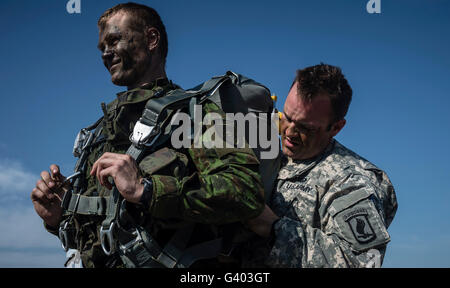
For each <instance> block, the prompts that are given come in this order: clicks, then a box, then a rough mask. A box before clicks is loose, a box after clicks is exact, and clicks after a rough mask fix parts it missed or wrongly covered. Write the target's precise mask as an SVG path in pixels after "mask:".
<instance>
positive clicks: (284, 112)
mask: <svg viewBox="0 0 450 288" xmlns="http://www.w3.org/2000/svg"><path fill="white" fill-rule="evenodd" d="M283 114H284V116H285V117H286V120H288V121H289V122H294V123H295V125H296V126H299V127H301V128H303V129H305V128H306V130H311V131H313V130H317V129H319V128H318V127H315V126H312V125H310V124H308V123H304V122H302V121H293V120H292V119H291V117H289V115H288V114H287V113H286V111H283Z"/></svg>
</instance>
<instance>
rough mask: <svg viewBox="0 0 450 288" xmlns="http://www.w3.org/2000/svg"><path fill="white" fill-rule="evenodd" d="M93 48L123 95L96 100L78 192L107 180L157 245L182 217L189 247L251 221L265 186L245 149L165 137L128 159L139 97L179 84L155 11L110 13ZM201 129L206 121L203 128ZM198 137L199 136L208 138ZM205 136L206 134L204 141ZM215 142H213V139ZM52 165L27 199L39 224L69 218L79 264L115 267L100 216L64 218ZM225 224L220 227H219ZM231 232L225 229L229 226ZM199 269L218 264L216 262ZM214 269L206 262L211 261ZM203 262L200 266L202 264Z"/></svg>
mask: <svg viewBox="0 0 450 288" xmlns="http://www.w3.org/2000/svg"><path fill="white" fill-rule="evenodd" d="M99 31H100V38H99V45H98V48H99V49H100V51H101V53H102V59H103V61H104V64H105V66H106V68H107V69H108V71H109V72H110V74H111V80H112V82H113V83H114V84H116V85H119V86H127V87H128V91H126V92H123V93H119V94H118V95H117V98H116V99H115V100H114V101H112V102H111V103H109V104H108V105H104V104H103V105H102V108H103V113H104V118H103V119H102V120H101V122H100V124H99V127H102V130H101V131H102V132H101V133H100V134H99V136H98V137H96V139H94V141H93V144H92V147H90V151H91V152H90V154H89V156H88V158H87V169H86V175H83V176H84V177H85V180H86V183H87V187H86V190H85V191H84V192H83V196H96V197H99V196H100V197H101V196H107V195H108V194H109V193H111V189H112V188H113V186H112V184H111V183H110V182H109V180H108V178H113V179H114V184H115V185H116V187H117V189H118V190H119V192H120V194H121V195H122V196H123V198H124V199H126V200H127V202H128V204H130V205H129V206H131V207H132V208H131V210H133V211H134V214H133V215H138V216H137V217H136V219H135V220H136V221H138V222H139V223H140V224H141V225H142V226H143V227H145V228H146V229H148V231H150V232H151V234H152V236H153V237H154V238H155V239H156V241H157V242H158V243H159V244H160V245H162V246H164V243H166V242H167V241H168V240H169V239H170V237H171V235H173V234H174V233H175V231H177V229H179V228H180V227H184V226H185V225H188V224H189V223H192V222H195V223H198V225H197V226H195V230H194V231H193V237H192V239H191V240H190V244H195V243H199V242H202V241H206V240H210V239H214V238H216V237H220V236H226V235H223V234H224V233H228V232H229V231H234V230H233V229H231V230H230V229H229V225H228V224H229V223H236V222H239V221H241V220H247V219H250V218H254V217H256V216H257V215H259V214H260V213H261V211H262V210H263V208H264V198H263V188H262V184H261V182H260V177H259V175H258V173H257V171H258V163H259V162H258V160H257V158H256V157H255V155H254V153H253V152H252V150H251V149H213V148H212V149H200V148H197V149H194V148H192V149H179V150H175V149H173V148H171V145H170V141H167V142H166V143H167V145H166V147H163V148H161V149H159V150H157V151H155V152H153V153H152V154H150V155H148V156H146V157H145V158H144V159H143V160H142V161H141V162H140V163H139V165H137V164H136V162H135V161H134V160H133V159H132V158H131V157H130V156H128V155H125V154H124V153H125V152H126V150H127V148H128V147H129V146H130V144H131V143H130V140H129V136H130V133H131V132H132V131H133V126H134V124H135V123H136V121H137V120H138V119H139V117H140V116H141V115H142V111H143V109H144V106H145V104H146V102H147V101H148V100H149V99H150V98H151V97H153V96H154V95H155V94H156V93H157V92H158V93H160V92H161V91H163V92H167V91H169V90H172V89H176V88H177V86H176V85H174V84H173V83H172V82H171V81H169V80H167V77H166V73H165V58H166V56H167V46H168V45H167V35H166V32H165V28H164V25H163V23H162V21H161V19H160V17H159V15H158V14H157V12H156V11H154V10H153V9H152V8H149V7H146V6H143V5H138V4H133V3H128V4H125V5H123V4H120V5H117V6H116V7H113V8H111V9H109V10H107V11H106V12H105V13H104V14H103V15H102V17H101V18H100V20H99ZM210 112H216V113H219V114H221V115H222V116H224V114H223V112H222V111H221V110H219V108H218V106H217V105H216V104H214V103H213V102H207V103H205V104H204V105H203V115H206V114H207V113H210ZM205 128H208V127H205ZM207 137H208V136H207V135H204V137H203V138H204V139H203V141H207V140H208V139H207ZM205 138H206V139H205ZM210 140H212V139H210ZM64 178H65V177H64V176H62V175H61V174H60V169H59V167H58V166H57V165H51V167H50V173H49V172H47V171H43V172H42V173H41V180H39V181H38V182H37V184H36V187H35V188H34V189H33V191H32V194H31V198H32V201H33V204H34V207H35V210H36V212H37V214H38V215H39V216H41V218H42V219H43V220H44V223H45V227H46V229H47V230H48V231H49V232H51V233H53V234H55V235H58V227H59V224H60V223H61V221H62V220H65V219H68V217H72V218H71V219H72V220H71V221H70V225H73V227H74V228H75V229H76V231H77V232H76V236H74V237H75V238H76V239H73V240H74V241H75V243H76V247H71V248H76V249H78V250H79V251H80V252H81V259H82V263H83V265H84V267H105V266H106V267H121V266H124V265H123V263H121V261H120V259H118V258H117V257H115V255H112V256H110V257H108V256H106V255H105V254H104V253H103V251H102V248H101V245H100V239H99V226H100V224H101V223H102V220H103V219H104V218H105V217H104V215H103V216H101V215H83V214H70V213H64V214H62V210H61V207H60V204H61V203H60V201H59V200H58V197H57V196H56V195H55V194H57V195H59V198H62V197H63V195H64V193H65V191H67V190H66V188H65V187H62V188H58V187H61V183H62V182H63V181H64ZM143 179H150V180H151V181H152V183H153V186H152V188H151V190H152V196H151V197H150V198H148V195H147V194H145V193H144V182H143ZM225 224H227V225H225ZM227 231H228V232H227ZM202 265H208V267H214V266H220V265H221V263H220V261H218V260H217V259H212V260H205V261H204V262H203V264H202ZM211 265H213V266H211ZM200 266H201V265H200Z"/></svg>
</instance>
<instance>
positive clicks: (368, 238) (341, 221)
mask: <svg viewBox="0 0 450 288" xmlns="http://www.w3.org/2000/svg"><path fill="white" fill-rule="evenodd" d="M358 192H359V191H355V192H352V194H353V193H358ZM365 194H366V195H367V194H368V193H367V192H365ZM361 198H362V199H361ZM352 199H354V200H356V199H358V201H357V202H353V203H347V205H336V206H339V207H335V208H338V209H336V210H335V211H334V213H333V214H334V215H333V218H334V220H335V224H336V226H337V227H336V231H338V234H339V235H338V236H339V237H340V238H341V239H343V240H345V241H346V242H348V243H350V246H351V247H352V249H354V250H356V251H365V250H368V249H371V248H373V247H377V246H380V245H384V244H386V243H388V242H389V241H390V237H389V234H388V232H387V230H386V227H385V225H384V223H383V221H382V218H381V216H380V215H379V214H378V211H377V209H376V207H375V205H374V203H373V201H374V197H373V195H371V196H366V197H352ZM336 200H341V199H336ZM348 200H349V199H348ZM338 202H340V201H338ZM333 204H334V203H333ZM333 204H332V205H331V206H333ZM339 204H342V203H339Z"/></svg>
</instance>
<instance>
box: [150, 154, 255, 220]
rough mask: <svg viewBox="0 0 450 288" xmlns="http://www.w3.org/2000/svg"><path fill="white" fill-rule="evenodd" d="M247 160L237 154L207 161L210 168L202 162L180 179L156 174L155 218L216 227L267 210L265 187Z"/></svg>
mask: <svg viewBox="0 0 450 288" xmlns="http://www.w3.org/2000/svg"><path fill="white" fill-rule="evenodd" d="M195 153H197V152H194V153H193V154H195ZM198 153H200V152H198ZM194 156H195V155H194ZM198 157H200V156H198ZM246 157H247V158H248V157H249V155H248V154H246V153H239V152H234V153H231V154H229V155H227V156H226V157H224V158H222V159H220V157H216V158H215V161H208V163H209V165H208V164H206V162H204V161H203V162H201V161H200V162H201V163H202V165H197V168H198V170H199V171H197V172H195V173H194V174H192V175H191V176H190V177H184V178H183V179H181V180H179V179H178V178H176V177H172V176H168V175H153V176H152V180H153V182H154V190H153V195H154V196H153V197H154V199H153V200H152V203H151V208H150V209H151V214H152V216H154V217H156V218H163V219H169V218H175V219H177V218H178V219H186V220H190V221H195V222H202V223H214V224H224V223H231V222H236V221H245V220H247V219H251V218H254V217H256V216H258V215H259V214H260V213H261V212H262V210H263V208H264V198H263V188H262V184H261V181H260V178H259V175H258V173H257V172H256V171H257V169H258V164H257V162H255V160H253V163H252V162H250V161H248V159H247V164H242V161H241V160H242V159H244V158H246ZM253 157H254V156H253ZM209 160H211V159H209ZM197 163H199V162H197Z"/></svg>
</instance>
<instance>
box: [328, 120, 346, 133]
mask: <svg viewBox="0 0 450 288" xmlns="http://www.w3.org/2000/svg"><path fill="white" fill-rule="evenodd" d="M345 123H347V121H346V120H345V119H341V120H339V121H337V122H336V123H334V124H333V125H332V126H331V137H334V136H336V135H337V134H338V133H339V131H341V130H342V128H344V126H345Z"/></svg>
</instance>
